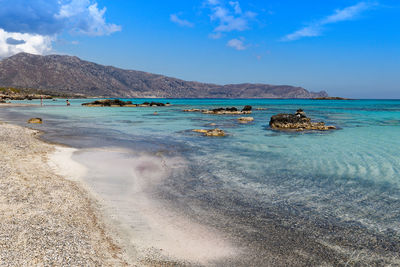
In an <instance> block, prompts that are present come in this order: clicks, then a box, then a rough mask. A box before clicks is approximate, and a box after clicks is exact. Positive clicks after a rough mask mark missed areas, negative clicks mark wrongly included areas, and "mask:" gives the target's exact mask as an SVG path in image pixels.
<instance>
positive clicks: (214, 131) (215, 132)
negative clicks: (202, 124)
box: [192, 128, 226, 137]
mask: <svg viewBox="0 0 400 267" xmlns="http://www.w3.org/2000/svg"><path fill="white" fill-rule="evenodd" d="M192 131H193V132H196V133H202V134H204V135H205V136H216V137H221V136H225V135H226V134H225V132H224V131H223V130H221V129H218V128H215V129H210V130H207V129H194V130H192Z"/></svg>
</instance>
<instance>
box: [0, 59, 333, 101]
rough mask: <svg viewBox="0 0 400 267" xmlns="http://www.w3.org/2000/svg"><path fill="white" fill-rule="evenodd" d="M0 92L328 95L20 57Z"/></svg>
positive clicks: (4, 64) (8, 64)
mask: <svg viewBox="0 0 400 267" xmlns="http://www.w3.org/2000/svg"><path fill="white" fill-rule="evenodd" d="M0 86H2V87H17V88H35V89H40V90H47V91H52V92H56V93H59V94H81V95H85V96H103V97H170V98H200V97H203V98H314V97H327V96H328V94H327V93H326V92H324V91H322V92H319V93H313V92H309V91H307V90H306V89H304V88H301V87H293V86H288V85H269V84H250V83H249V84H247V83H246V84H228V85H217V84H207V83H199V82H190V81H184V80H180V79H176V78H171V77H166V76H163V75H157V74H151V73H147V72H142V71H135V70H123V69H119V68H115V67H112V66H103V65H99V64H96V63H92V62H88V61H84V60H81V59H79V58H77V57H72V56H61V55H49V56H38V55H32V54H27V53H20V54H17V55H14V56H11V57H9V58H5V59H3V60H1V61H0Z"/></svg>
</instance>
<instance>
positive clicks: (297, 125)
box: [269, 109, 336, 131]
mask: <svg viewBox="0 0 400 267" xmlns="http://www.w3.org/2000/svg"><path fill="white" fill-rule="evenodd" d="M269 126H270V127H271V128H273V129H278V130H297V131H304V130H320V131H326V130H333V129H336V127H335V126H327V125H325V123H324V122H311V119H310V118H308V117H307V116H306V114H305V113H304V111H303V110H301V109H299V110H297V112H296V113H295V114H278V115H274V116H272V117H271V120H270V121H269Z"/></svg>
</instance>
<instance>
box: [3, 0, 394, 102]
mask: <svg viewBox="0 0 400 267" xmlns="http://www.w3.org/2000/svg"><path fill="white" fill-rule="evenodd" d="M0 6H1V9H0V57H6V56H10V55H12V54H15V53H18V52H21V51H25V52H30V53H36V54H52V53H58V54H69V55H76V56H78V57H81V58H82V59H86V60H90V61H94V62H97V63H100V64H105V65H113V66H117V67H121V68H128V69H136V70H143V71H148V72H153V73H160V74H164V75H169V76H173V77H177V78H182V79H185V80H196V81H201V82H212V83H219V84H226V83H242V82H252V83H270V84H290V85H296V86H302V87H304V88H306V89H308V90H312V91H320V90H326V91H328V93H329V94H330V95H335V96H336V95H337V96H345V97H355V98H400V1H397V0H377V1H352V0H332V1H321V0H286V1H279V0H264V1H261V0H254V1H251V0H246V1H245V0H237V1H236V0H234V1H232V0H227V1H225V0H192V1H155V0H147V1H136V0H129V1H128V0H112V1H111V0H97V1H95V0H37V1H35V0H29V1H28V0H12V1H11V0H0Z"/></svg>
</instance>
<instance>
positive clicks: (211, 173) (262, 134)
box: [0, 99, 400, 249]
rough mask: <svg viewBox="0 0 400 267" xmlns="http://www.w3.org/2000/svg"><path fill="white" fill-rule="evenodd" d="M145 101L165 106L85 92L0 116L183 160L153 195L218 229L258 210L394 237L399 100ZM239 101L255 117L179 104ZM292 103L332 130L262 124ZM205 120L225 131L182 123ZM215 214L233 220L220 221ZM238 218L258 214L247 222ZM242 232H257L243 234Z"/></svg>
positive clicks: (399, 198)
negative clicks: (113, 101)
mask: <svg viewBox="0 0 400 267" xmlns="http://www.w3.org/2000/svg"><path fill="white" fill-rule="evenodd" d="M132 101H133V102H134V103H142V102H144V101H146V100H144V99H132ZM155 101H160V102H170V103H171V104H172V106H171V107H154V108H153V107H147V108H107V107H102V108H100V107H99V108H97V107H83V106H81V105H80V104H81V103H84V102H88V100H71V103H72V106H70V107H66V106H65V105H64V101H63V100H58V101H54V102H53V101H47V100H46V101H45V106H44V107H23V108H21V107H18V108H7V109H3V108H2V109H0V116H1V117H2V119H3V120H9V121H13V122H20V123H23V122H24V121H26V119H28V118H30V117H36V116H38V117H41V118H43V120H44V124H43V125H33V126H31V127H35V128H39V129H42V130H44V131H45V132H46V134H45V135H44V136H43V137H44V139H47V140H50V141H55V142H61V143H65V144H68V145H72V146H75V147H79V148H93V147H111V146H112V147H123V148H125V149H132V151H135V152H146V153H150V154H154V155H156V154H157V153H158V154H157V155H159V154H160V153H161V154H162V155H163V156H165V157H171V158H172V157H180V158H182V159H184V161H185V162H186V167H185V169H184V170H183V171H179V172H171V173H169V174H168V175H169V177H168V179H165V180H163V182H162V183H161V184H160V185H159V186H158V187H157V190H155V192H156V193H154V194H155V195H157V198H159V199H162V200H165V201H166V202H168V203H170V205H171V206H175V207H177V208H178V209H179V210H181V211H182V212H184V213H186V214H188V216H192V217H193V218H194V219H195V220H197V221H199V222H202V223H204V224H207V225H211V226H213V227H216V228H221V229H222V230H223V231H228V232H229V229H234V228H235V227H238V229H239V228H240V227H239V226H240V225H246V229H247V230H245V231H244V230H243V231H244V232H246V233H247V234H248V236H252V235H251V234H249V231H248V229H250V228H252V231H253V232H257V231H258V232H259V233H261V232H263V231H264V230H265V229H264V228H263V227H264V226H265V225H266V224H267V221H268V220H269V219H267V217H268V218H271V217H274V218H276V219H277V220H279V222H280V224H281V225H282V224H283V225H287V226H288V227H294V229H296V231H300V232H301V231H303V232H304V231H306V230H305V229H310V226H309V225H310V224H311V223H312V224H313V225H314V226H315V229H314V230H315V232H317V233H323V234H324V238H322V239H323V240H324V242H328V241H327V239H326V237H327V236H329V234H328V233H326V232H323V231H322V230H321V229H322V228H323V227H322V226H320V225H319V224H321V222H324V223H326V222H329V224H332V225H351V226H354V227H356V228H357V231H361V230H359V229H362V231H365V232H368V233H369V234H371V235H383V236H384V237H388V238H389V239H390V240H389V239H388V240H389V241H388V242H389V243H391V242H392V243H393V242H394V241H393V240H392V239H393V238H395V240H398V239H396V238H398V237H399V236H400V152H399V149H400V101H397V100H352V101H317V100H245V99H241V100H229V99H228V100H221V99H168V100H163V99H160V100H155ZM29 103H38V101H36V102H35V101H29ZM244 105H252V106H253V108H265V110H253V113H252V115H251V116H252V117H254V119H255V121H254V122H252V123H249V124H240V123H238V122H237V117H238V116H229V115H226V116H225V115H218V116H217V115H206V114H201V113H186V112H182V110H183V109H187V108H207V109H209V108H214V107H227V106H236V107H240V108H241V107H243V106H244ZM298 108H302V109H303V110H304V111H305V112H306V114H307V115H308V116H309V117H311V118H312V119H313V120H315V121H324V122H326V123H327V124H329V125H335V126H336V127H337V128H338V130H335V131H330V132H291V133H287V132H277V131H273V130H271V129H269V127H268V122H269V118H270V117H271V116H272V115H274V114H277V113H293V112H295V111H296V110H297V109H298ZM154 112H157V113H158V115H153V113H154ZM210 123H215V124H216V126H210ZM214 127H218V128H221V129H223V130H225V131H226V132H227V133H228V136H227V137H224V138H206V137H203V136H201V135H199V134H196V133H193V132H191V129H199V128H214ZM132 157H133V156H132ZM216 213H218V216H216V215H215V214H216ZM213 214H214V215H213ZM221 216H222V217H224V218H226V217H228V218H230V219H232V218H236V219H235V220H233V219H232V223H231V225H228V224H227V225H226V226H225V227H222V226H221V222H222V221H223V219H221V218H222V217H221ZM217 217H218V218H217ZM241 217H243V218H245V217H247V219H249V218H250V219H249V220H250V221H251V220H252V221H254V220H255V218H256V219H260V221H259V223H258V224H254V225H252V223H250V222H249V220H245V219H243V218H241ZM233 222H235V223H233ZM316 225H317V226H316ZM314 226H313V227H314ZM314 230H313V231H314ZM238 231H239V230H238ZM357 231H354V232H353V233H355V232H357ZM239 232H240V231H239ZM313 233H314V232H313ZM335 234H337V235H340V234H341V232H340V231H339V230H337V232H336V233H332V236H333V237H332V238H328V239H329V242H331V241H332V240H336V239H335ZM232 235H233V236H235V234H232ZM310 235H313V234H310ZM246 238H247V237H243V239H246ZM252 238H253V239H257V238H255V237H249V238H247V239H252ZM381 238H382V237H381ZM260 240H261V241H260V242H264V241H265V239H263V238H261V239H260ZM263 240H264V241H263ZM321 242H322V241H321ZM332 242H333V241H332ZM335 242H336V243H335ZM335 242H333V243H334V244H336V245H337V244H339V243H340V242H339V241H335ZM350 243H351V242H350V241H349V242H348V243H346V244H345V245H344V246H350V245H349V244H350ZM393 249H397V247H395V248H393Z"/></svg>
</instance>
